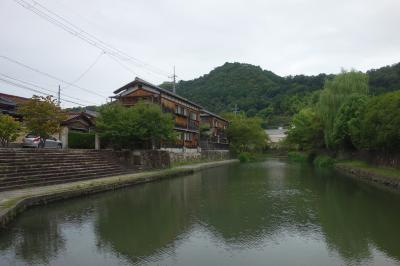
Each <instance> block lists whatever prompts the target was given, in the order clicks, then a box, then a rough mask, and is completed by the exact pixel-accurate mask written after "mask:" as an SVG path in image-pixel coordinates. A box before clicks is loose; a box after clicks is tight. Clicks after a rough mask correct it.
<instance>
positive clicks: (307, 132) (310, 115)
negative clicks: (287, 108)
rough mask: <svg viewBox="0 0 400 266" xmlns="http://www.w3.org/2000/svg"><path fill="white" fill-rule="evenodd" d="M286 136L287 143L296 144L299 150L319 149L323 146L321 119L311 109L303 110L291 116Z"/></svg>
mask: <svg viewBox="0 0 400 266" xmlns="http://www.w3.org/2000/svg"><path fill="white" fill-rule="evenodd" d="M287 134H288V136H287V141H288V142H289V143H292V144H297V145H298V148H299V149H300V150H310V149H315V148H321V147H322V146H323V145H324V142H323V139H324V132H323V126H322V123H321V119H320V117H319V116H318V115H317V113H316V112H315V111H314V110H312V109H311V108H306V109H303V110H301V111H300V112H299V113H298V114H296V115H294V116H293V120H292V124H291V127H290V128H289V130H288V132H287Z"/></svg>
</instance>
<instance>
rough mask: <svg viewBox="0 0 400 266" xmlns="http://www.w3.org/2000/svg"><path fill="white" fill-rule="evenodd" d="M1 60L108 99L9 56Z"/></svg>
mask: <svg viewBox="0 0 400 266" xmlns="http://www.w3.org/2000/svg"><path fill="white" fill-rule="evenodd" d="M0 58H3V59H5V60H7V61H9V62H12V63H14V64H17V65H19V66H22V67H24V68H27V69H30V70H31V71H34V72H36V73H39V74H41V75H44V76H47V77H49V78H51V79H54V80H57V81H59V82H62V83H65V84H68V85H70V86H73V87H75V88H78V89H81V90H83V91H86V92H88V93H91V94H94V95H97V96H99V97H101V98H107V96H105V95H101V94H99V93H97V92H95V91H92V90H89V89H86V88H83V87H81V86H78V85H75V84H73V83H71V82H68V81H65V80H63V79H61V78H58V77H56V76H53V75H51V74H49V73H46V72H44V71H41V70H39V69H36V68H33V67H31V66H28V65H25V64H24V63H21V62H19V61H17V60H14V59H12V58H10V57H8V56H4V55H0Z"/></svg>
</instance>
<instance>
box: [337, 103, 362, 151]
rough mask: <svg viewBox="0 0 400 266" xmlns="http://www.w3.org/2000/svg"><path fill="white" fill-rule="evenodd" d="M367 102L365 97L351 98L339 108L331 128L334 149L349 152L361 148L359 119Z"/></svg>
mask: <svg viewBox="0 0 400 266" xmlns="http://www.w3.org/2000/svg"><path fill="white" fill-rule="evenodd" d="M367 100H368V98H367V97H366V96H358V95H355V96H351V97H349V98H348V99H347V100H346V101H345V102H344V103H343V104H342V106H341V107H340V108H339V111H338V113H337V115H336V118H335V121H334V126H333V136H332V138H333V144H334V147H336V148H338V149H344V150H351V149H355V148H359V147H360V146H361V119H362V116H363V114H364V112H365V108H366V105H367Z"/></svg>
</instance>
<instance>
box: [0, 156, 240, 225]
mask: <svg viewBox="0 0 400 266" xmlns="http://www.w3.org/2000/svg"><path fill="white" fill-rule="evenodd" d="M236 162H238V160H224V161H217V162H209V163H200V164H198V165H196V164H194V165H190V166H189V165H188V166H182V167H176V168H171V169H163V170H158V171H151V172H142V173H136V174H127V175H120V176H110V177H106V178H99V179H91V180H87V181H92V182H90V183H83V184H82V183H81V182H76V183H75V182H72V183H70V184H71V187H69V188H67V189H58V190H57V189H54V191H51V192H50V193H38V194H35V195H26V196H21V197H15V198H11V199H8V200H7V207H4V208H3V209H1V210H0V229H3V230H4V229H6V228H7V227H6V225H7V224H9V223H10V222H11V221H13V220H14V219H15V218H16V217H17V215H18V214H19V213H22V212H23V211H24V210H26V209H27V208H29V207H31V206H35V205H44V204H47V203H49V202H53V201H59V200H65V199H69V198H75V197H80V196H85V195H90V194H95V193H100V192H105V191H110V190H116V189H119V188H123V187H129V186H133V185H138V184H144V183H149V182H154V181H157V180H161V179H167V178H172V177H180V176H186V175H191V174H193V173H194V172H198V171H201V170H205V169H209V168H213V167H218V166H222V165H227V164H232V163H236ZM111 179H113V180H111ZM80 184H81V185H80ZM3 205H4V203H3ZM8 205H10V206H8Z"/></svg>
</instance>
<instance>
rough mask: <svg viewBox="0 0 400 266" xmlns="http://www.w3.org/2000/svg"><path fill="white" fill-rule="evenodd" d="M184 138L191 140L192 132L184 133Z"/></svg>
mask: <svg viewBox="0 0 400 266" xmlns="http://www.w3.org/2000/svg"><path fill="white" fill-rule="evenodd" d="M184 138H185V141H191V140H192V133H186V132H185V133H184Z"/></svg>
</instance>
